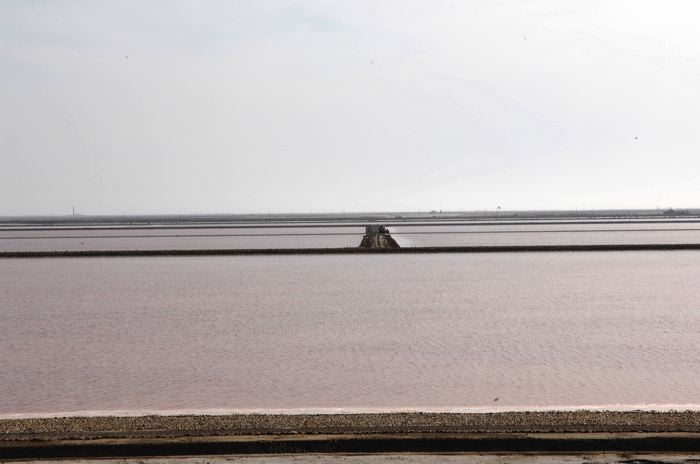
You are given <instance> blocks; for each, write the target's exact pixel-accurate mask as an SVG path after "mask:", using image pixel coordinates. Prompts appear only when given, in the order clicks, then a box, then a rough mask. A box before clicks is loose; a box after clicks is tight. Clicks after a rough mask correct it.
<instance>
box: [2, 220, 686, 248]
mask: <svg viewBox="0 0 700 464" xmlns="http://www.w3.org/2000/svg"><path fill="white" fill-rule="evenodd" d="M389 230H390V231H391V233H392V235H393V237H394V238H395V239H396V240H397V242H398V243H399V245H401V246H402V247H411V246H416V247H422V246H426V247H431V246H483V245H488V246H493V245H506V246H507V245H510V246H513V245H516V246H517V245H595V244H666V243H700V224H699V223H695V222H672V221H668V222H663V223H643V222H628V223H598V224H588V223H578V224H577V223H566V224H546V223H538V224H532V223H523V224H488V225H487V224H479V223H471V224H468V225H467V224H432V223H420V224H410V223H409V224H401V225H396V226H390V227H389ZM363 234H364V227H363V226H362V225H359V224H352V225H342V226H339V225H330V224H318V225H305V226H293V225H291V226H290V225H285V224H278V225H265V226H262V225H258V226H251V225H230V226H215V227H170V228H166V227H147V228H143V227H133V228H129V227H126V228H101V229H95V228H83V229H70V228H46V229H33V230H27V229H24V230H22V229H16V228H0V252H8V251H57V250H58V251H62V250H70V251H79V250H99V251H101V250H181V249H199V250H201V249H225V248H238V249H251V248H346V247H357V246H359V244H360V242H361V241H362V235H363Z"/></svg>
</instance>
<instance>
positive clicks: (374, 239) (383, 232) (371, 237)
mask: <svg viewBox="0 0 700 464" xmlns="http://www.w3.org/2000/svg"><path fill="white" fill-rule="evenodd" d="M360 248H399V244H398V243H396V240H394V238H393V237H392V236H391V234H390V233H389V229H387V228H386V227H384V226H367V227H366V228H365V235H364V236H363V237H362V242H361V243H360Z"/></svg>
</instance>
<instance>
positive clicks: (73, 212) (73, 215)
mask: <svg viewBox="0 0 700 464" xmlns="http://www.w3.org/2000/svg"><path fill="white" fill-rule="evenodd" d="M73 216H75V206H74V207H73Z"/></svg>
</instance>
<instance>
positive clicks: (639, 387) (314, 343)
mask: <svg viewBox="0 0 700 464" xmlns="http://www.w3.org/2000/svg"><path fill="white" fill-rule="evenodd" d="M698 275H700V252H694V251H674V252H621V253H607V252H598V253H540V254H538V253H533V254H531V253H523V254H519V253H518V254H483V255H482V254H480V255H469V254H444V255H387V256H380V255H377V256H375V255H362V256H259V257H186V258H178V257H172V258H124V259H122V258H79V259H21V260H13V259H3V260H0V321H1V323H0V363H1V365H0V367H1V369H0V414H5V415H7V414H30V413H41V414H49V413H61V412H72V413H75V412H80V411H96V410H99V411H122V412H123V411H165V410H168V411H172V410H190V411H191V410H208V409H234V410H235V409H246V410H247V409H272V408H274V409H293V408H311V409H313V408H412V407H416V408H471V407H485V408H491V407H498V408H505V409H509V408H522V407H525V408H534V407H550V406H555V407H557V406H577V405H600V406H610V405H618V404H619V405H623V406H624V405H640V404H645V403H646V404H655V405H678V404H682V405H700V390H699V389H698V385H700V350H699V349H700V286H698V285H697V282H698Z"/></svg>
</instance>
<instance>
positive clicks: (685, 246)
mask: <svg viewBox="0 0 700 464" xmlns="http://www.w3.org/2000/svg"><path fill="white" fill-rule="evenodd" d="M673 250H700V243H667V244H629V245H522V246H446V247H403V248H267V249H262V248H251V249H240V248H239V249H230V248H229V249H204V250H197V249H190V250H92V251H90V250H87V251H5V252H0V258H89V257H94V258H99V257H137V256H256V255H351V254H389V253H397V254H416V253H417V254H421V253H538V252H585V251H673Z"/></svg>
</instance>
